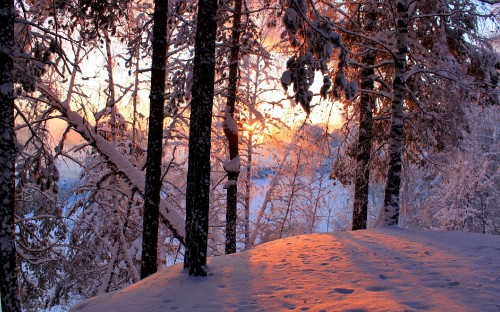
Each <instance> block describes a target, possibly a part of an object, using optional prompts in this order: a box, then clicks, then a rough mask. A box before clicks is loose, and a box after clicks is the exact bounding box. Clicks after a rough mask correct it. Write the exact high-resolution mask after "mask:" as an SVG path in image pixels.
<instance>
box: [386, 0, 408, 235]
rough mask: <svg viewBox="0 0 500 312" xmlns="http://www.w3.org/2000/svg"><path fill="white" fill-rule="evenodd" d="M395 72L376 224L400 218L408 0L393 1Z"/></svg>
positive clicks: (395, 223) (393, 221)
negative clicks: (384, 175) (386, 165)
mask: <svg viewBox="0 0 500 312" xmlns="http://www.w3.org/2000/svg"><path fill="white" fill-rule="evenodd" d="M396 8H397V18H396V38H397V52H396V57H395V60H394V61H395V64H394V67H395V76H394V80H393V83H392V104H391V129H390V133H389V168H388V171H387V180H386V184H385V194H384V206H383V207H382V211H381V215H380V218H379V225H381V226H389V225H397V224H398V221H399V189H400V186H401V169H402V152H403V103H404V93H405V86H406V81H405V74H406V68H407V64H406V55H407V52H408V0H398V1H397V2H396Z"/></svg>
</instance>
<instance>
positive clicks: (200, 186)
mask: <svg viewBox="0 0 500 312" xmlns="http://www.w3.org/2000/svg"><path fill="white" fill-rule="evenodd" d="M216 30H217V0H200V1H199V3H198V22H197V30H196V40H195V48H194V51H195V52H194V64H193V65H194V70H193V86H192V100H191V117H190V124H189V161H188V175H187V189H186V255H185V257H187V260H186V263H185V264H186V265H187V267H189V274H190V275H194V276H206V275H207V268H206V262H207V243H208V212H209V206H210V147H211V142H210V135H211V127H212V106H213V97H214V72H215V38H216Z"/></svg>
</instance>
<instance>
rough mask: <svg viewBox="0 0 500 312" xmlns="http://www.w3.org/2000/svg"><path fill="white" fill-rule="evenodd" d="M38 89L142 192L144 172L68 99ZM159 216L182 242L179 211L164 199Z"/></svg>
mask: <svg viewBox="0 0 500 312" xmlns="http://www.w3.org/2000/svg"><path fill="white" fill-rule="evenodd" d="M38 89H39V91H40V92H41V93H42V94H43V95H44V96H46V97H47V98H48V99H49V101H50V104H51V105H52V106H53V107H54V108H55V109H57V110H58V111H59V112H60V113H61V114H62V115H63V116H64V117H65V119H66V121H67V122H68V123H69V124H70V125H71V126H72V127H73V128H74V129H75V131H77V132H78V133H79V134H80V135H81V136H82V137H83V138H84V139H85V140H87V142H89V143H90V144H91V145H92V146H94V147H95V148H96V149H97V150H99V152H100V153H101V155H102V156H104V157H105V158H106V159H107V160H108V161H109V162H110V163H112V164H113V165H114V166H115V167H116V169H117V171H118V172H120V173H121V174H123V175H124V176H125V177H126V178H127V179H128V180H129V182H130V183H131V184H132V185H133V186H135V187H136V188H137V189H138V191H139V192H140V193H142V194H144V187H145V177H144V173H143V172H142V171H140V170H139V169H137V168H136V167H134V166H133V165H132V164H131V163H130V161H128V160H127V159H126V158H125V157H124V156H123V155H122V154H121V153H119V152H118V151H117V150H116V148H115V147H114V146H113V144H112V143H110V142H108V141H106V139H104V138H103V137H102V136H101V135H100V134H98V133H97V131H96V130H95V129H94V127H92V126H91V125H90V123H89V122H88V120H86V119H85V117H82V116H80V114H78V113H77V112H75V111H73V110H72V109H71V108H70V107H69V103H68V101H61V100H60V99H59V97H58V96H57V95H56V94H55V93H54V92H52V90H51V89H50V87H49V86H47V85H46V84H43V83H40V84H39V85H38ZM160 214H161V215H160V218H161V219H162V221H163V222H165V223H166V225H167V227H168V228H169V229H170V230H171V231H172V233H173V235H174V236H175V238H177V239H178V240H179V241H181V242H182V243H184V236H185V233H184V220H183V218H182V217H181V215H180V214H179V213H177V212H176V211H174V210H171V209H169V208H168V206H167V203H166V201H165V200H162V199H161V200H160Z"/></svg>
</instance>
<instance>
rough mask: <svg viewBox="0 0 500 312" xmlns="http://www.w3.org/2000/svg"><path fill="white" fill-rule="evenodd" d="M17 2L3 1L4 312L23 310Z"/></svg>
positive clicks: (0, 268) (0, 237) (0, 273)
mask: <svg viewBox="0 0 500 312" xmlns="http://www.w3.org/2000/svg"><path fill="white" fill-rule="evenodd" d="M14 14H15V11H14V1H10V0H0V107H1V109H0V295H1V297H2V311H4V312H7V311H9V312H16V311H21V305H20V301H19V289H18V284H17V267H16V247H15V234H14V207H15V175H14V173H15V171H14V170H15V162H16V143H15V141H16V137H15V133H14V84H13V70H14V60H13V55H14Z"/></svg>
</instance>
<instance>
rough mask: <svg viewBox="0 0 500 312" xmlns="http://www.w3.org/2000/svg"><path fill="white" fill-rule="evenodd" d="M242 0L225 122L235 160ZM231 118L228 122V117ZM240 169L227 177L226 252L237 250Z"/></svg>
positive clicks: (237, 4)
mask: <svg viewBox="0 0 500 312" xmlns="http://www.w3.org/2000/svg"><path fill="white" fill-rule="evenodd" d="M242 2H243V1H242V0H235V2H234V13H233V14H234V16H233V30H232V35H231V36H232V37H231V41H232V45H231V54H230V56H229V83H228V97H227V107H226V116H225V118H226V122H225V123H224V134H225V135H226V137H227V140H228V146H229V159H230V160H233V159H235V158H236V157H239V150H238V131H237V129H234V128H233V127H230V126H229V125H235V124H236V123H235V122H234V119H233V118H234V107H235V104H236V89H237V87H238V79H239V77H238V63H239V56H240V34H241V7H242ZM229 118H230V119H231V122H228V120H227V119H229ZM238 175H239V168H238V171H228V173H227V179H228V181H229V183H228V187H227V208H226V254H232V253H235V252H236V220H237V214H238V211H237V206H238V205H237V202H238Z"/></svg>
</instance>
